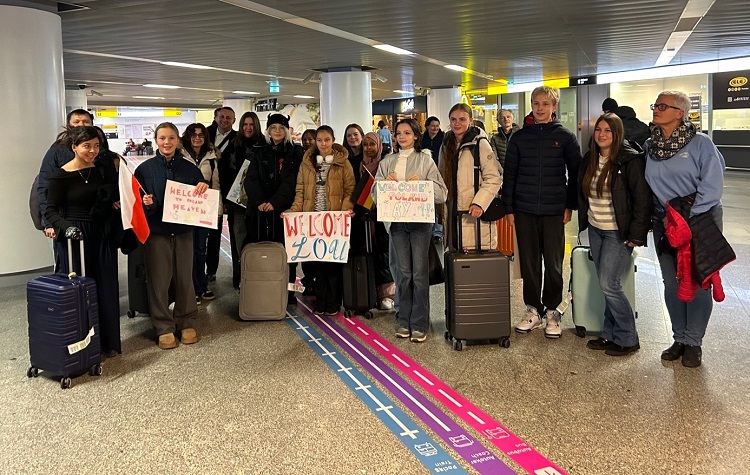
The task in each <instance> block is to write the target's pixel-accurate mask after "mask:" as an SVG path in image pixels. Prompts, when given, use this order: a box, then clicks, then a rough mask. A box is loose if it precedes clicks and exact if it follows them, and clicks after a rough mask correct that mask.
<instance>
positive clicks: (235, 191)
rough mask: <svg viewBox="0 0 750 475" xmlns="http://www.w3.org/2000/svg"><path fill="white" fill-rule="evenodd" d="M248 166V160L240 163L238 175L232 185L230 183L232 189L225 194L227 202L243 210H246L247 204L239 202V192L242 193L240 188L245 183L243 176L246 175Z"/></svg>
mask: <svg viewBox="0 0 750 475" xmlns="http://www.w3.org/2000/svg"><path fill="white" fill-rule="evenodd" d="M248 166H250V160H245V161H244V162H242V166H241V167H240V171H239V173H237V178H235V179H234V183H232V188H230V189H229V192H228V193H227V199H228V200H229V201H231V202H232V203H237V204H238V205H240V206H242V207H243V208H247V204H244V203H241V202H240V192H241V191H242V186H243V184H244V181H245V175H246V174H247V167H248Z"/></svg>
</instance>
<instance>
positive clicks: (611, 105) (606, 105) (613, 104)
mask: <svg viewBox="0 0 750 475" xmlns="http://www.w3.org/2000/svg"><path fill="white" fill-rule="evenodd" d="M615 109H617V101H616V100H614V99H612V98H611V97H608V98H606V99H604V102H602V110H603V111H608V112H612V111H613V110H615Z"/></svg>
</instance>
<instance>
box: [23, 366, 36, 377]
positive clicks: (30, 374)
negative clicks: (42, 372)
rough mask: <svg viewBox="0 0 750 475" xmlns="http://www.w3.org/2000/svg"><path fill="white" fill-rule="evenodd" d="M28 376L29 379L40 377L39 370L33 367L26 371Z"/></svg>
mask: <svg viewBox="0 0 750 475" xmlns="http://www.w3.org/2000/svg"><path fill="white" fill-rule="evenodd" d="M26 376H27V377H29V378H36V377H37V376H39V368H37V367H35V366H32V367H30V368H29V369H28V370H27V371H26Z"/></svg>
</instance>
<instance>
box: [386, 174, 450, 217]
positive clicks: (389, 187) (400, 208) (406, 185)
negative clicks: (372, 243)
mask: <svg viewBox="0 0 750 475" xmlns="http://www.w3.org/2000/svg"><path fill="white" fill-rule="evenodd" d="M432 185H433V183H432V182H431V181H390V180H381V181H378V182H376V183H375V192H376V193H377V195H376V196H377V199H378V208H377V209H378V221H385V222H392V223H406V222H408V223H434V222H435V195H434V192H433V188H432Z"/></svg>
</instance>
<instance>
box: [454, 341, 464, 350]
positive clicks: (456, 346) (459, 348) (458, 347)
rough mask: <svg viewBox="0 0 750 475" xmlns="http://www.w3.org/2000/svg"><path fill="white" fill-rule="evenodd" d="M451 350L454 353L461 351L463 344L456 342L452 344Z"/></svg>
mask: <svg viewBox="0 0 750 475" xmlns="http://www.w3.org/2000/svg"><path fill="white" fill-rule="evenodd" d="M453 349H454V350H456V351H461V350H463V349H464V344H463V343H461V340H456V341H454V342H453Z"/></svg>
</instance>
